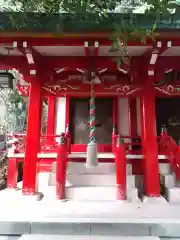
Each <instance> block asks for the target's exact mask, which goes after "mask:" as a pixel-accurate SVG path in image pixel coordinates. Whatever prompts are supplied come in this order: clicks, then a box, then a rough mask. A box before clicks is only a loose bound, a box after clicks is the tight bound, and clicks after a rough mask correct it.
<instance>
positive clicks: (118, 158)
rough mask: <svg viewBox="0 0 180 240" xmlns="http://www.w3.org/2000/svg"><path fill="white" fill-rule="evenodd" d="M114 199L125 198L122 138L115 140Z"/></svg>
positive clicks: (124, 160) (124, 154)
mask: <svg viewBox="0 0 180 240" xmlns="http://www.w3.org/2000/svg"><path fill="white" fill-rule="evenodd" d="M115 153H116V154H115V162H116V199H117V200H126V199H127V189H126V147H125V144H124V140H123V139H118V140H117V146H116V152H115Z"/></svg>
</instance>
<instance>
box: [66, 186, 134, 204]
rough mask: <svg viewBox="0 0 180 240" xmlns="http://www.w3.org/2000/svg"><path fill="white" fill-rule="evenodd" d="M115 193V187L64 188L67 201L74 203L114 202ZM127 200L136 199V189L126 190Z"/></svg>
mask: <svg viewBox="0 0 180 240" xmlns="http://www.w3.org/2000/svg"><path fill="white" fill-rule="evenodd" d="M116 191H117V190H116V187H115V186H114V187H107V186H106V187H104V186H101V187H92V186H76V187H68V188H66V196H67V199H69V200H74V201H116ZM127 198H128V200H129V201H132V200H134V199H135V198H137V199H138V191H137V189H136V188H127ZM137 199H135V200H137Z"/></svg>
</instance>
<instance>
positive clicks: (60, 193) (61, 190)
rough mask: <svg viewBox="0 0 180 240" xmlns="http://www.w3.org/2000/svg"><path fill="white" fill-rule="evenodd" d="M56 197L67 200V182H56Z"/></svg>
mask: <svg viewBox="0 0 180 240" xmlns="http://www.w3.org/2000/svg"><path fill="white" fill-rule="evenodd" d="M56 199H57V200H65V199H66V196H65V184H59V183H56Z"/></svg>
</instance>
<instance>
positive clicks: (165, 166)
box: [159, 163, 172, 175]
mask: <svg viewBox="0 0 180 240" xmlns="http://www.w3.org/2000/svg"><path fill="white" fill-rule="evenodd" d="M171 172H172V171H171V165H170V164H169V163H159V173H160V174H161V175H166V174H170V173H171Z"/></svg>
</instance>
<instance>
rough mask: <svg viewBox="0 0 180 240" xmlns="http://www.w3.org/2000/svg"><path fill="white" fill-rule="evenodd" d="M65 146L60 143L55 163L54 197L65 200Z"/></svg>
mask: <svg viewBox="0 0 180 240" xmlns="http://www.w3.org/2000/svg"><path fill="white" fill-rule="evenodd" d="M66 162H67V146H66V144H61V145H60V147H59V152H58V156H57V165H56V199H59V200H65V185H66Z"/></svg>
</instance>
